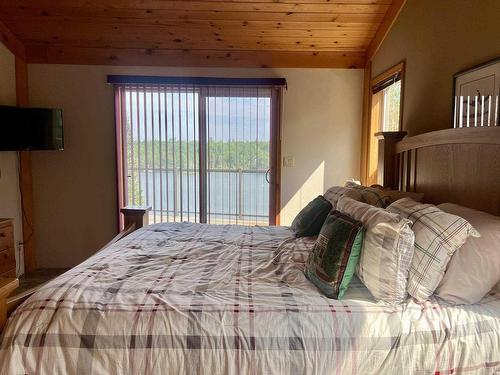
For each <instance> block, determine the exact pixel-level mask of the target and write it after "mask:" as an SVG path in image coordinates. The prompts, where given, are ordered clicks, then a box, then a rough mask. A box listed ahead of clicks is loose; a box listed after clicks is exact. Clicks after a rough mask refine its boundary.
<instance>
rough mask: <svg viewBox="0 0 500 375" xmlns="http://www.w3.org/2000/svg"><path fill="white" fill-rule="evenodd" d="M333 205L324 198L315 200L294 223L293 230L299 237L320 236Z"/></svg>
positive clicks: (301, 212) (320, 197) (300, 213)
mask: <svg viewBox="0 0 500 375" xmlns="http://www.w3.org/2000/svg"><path fill="white" fill-rule="evenodd" d="M331 209H332V204H331V203H330V202H329V201H327V200H326V199H325V198H324V197H323V196H321V195H319V196H318V197H316V198H314V199H313V200H312V201H311V202H309V204H308V205H307V206H305V207H304V208H303V209H302V211H300V212H299V214H298V215H297V216H296V217H295V219H294V220H293V222H292V230H293V231H294V232H295V235H296V236H297V237H310V236H316V235H318V233H319V231H320V230H321V227H322V226H323V223H324V222H325V219H326V217H327V216H328V213H329V212H330V211H331Z"/></svg>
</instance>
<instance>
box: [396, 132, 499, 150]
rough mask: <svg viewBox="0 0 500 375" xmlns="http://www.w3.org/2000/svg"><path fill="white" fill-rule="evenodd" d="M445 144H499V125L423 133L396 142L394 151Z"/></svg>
mask: <svg viewBox="0 0 500 375" xmlns="http://www.w3.org/2000/svg"><path fill="white" fill-rule="evenodd" d="M446 144H493V145H500V127H498V126H496V127H479V128H461V129H446V130H438V131H434V132H430V133H424V134H420V135H417V136H414V137H408V138H405V139H403V140H402V141H401V142H398V143H397V144H396V153H401V152H404V151H408V150H413V149H418V148H422V147H430V146H438V145H446Z"/></svg>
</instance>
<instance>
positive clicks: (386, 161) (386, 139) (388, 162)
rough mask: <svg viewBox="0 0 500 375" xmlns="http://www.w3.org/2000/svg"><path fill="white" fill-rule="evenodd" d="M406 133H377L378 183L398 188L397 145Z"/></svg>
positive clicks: (386, 186)
mask: <svg viewBox="0 0 500 375" xmlns="http://www.w3.org/2000/svg"><path fill="white" fill-rule="evenodd" d="M406 134H407V133H406V132H404V131H402V132H380V133H375V136H376V137H377V139H378V167H377V174H378V180H377V183H378V184H379V185H382V186H383V187H385V188H390V189H397V186H396V184H397V181H396V174H395V173H396V166H395V146H396V143H398V142H399V141H401V140H402V139H403V138H404V137H405V136H406Z"/></svg>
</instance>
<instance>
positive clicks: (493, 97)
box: [453, 57, 500, 128]
mask: <svg viewBox="0 0 500 375" xmlns="http://www.w3.org/2000/svg"><path fill="white" fill-rule="evenodd" d="M453 94H454V96H453V127H454V128H469V127H483V126H499V125H500V124H499V117H500V113H499V110H500V105H499V94H500V57H498V58H496V59H494V60H491V61H488V62H486V63H483V64H480V65H477V66H475V67H473V68H470V69H467V70H464V71H461V72H459V73H456V74H455V75H454V76H453Z"/></svg>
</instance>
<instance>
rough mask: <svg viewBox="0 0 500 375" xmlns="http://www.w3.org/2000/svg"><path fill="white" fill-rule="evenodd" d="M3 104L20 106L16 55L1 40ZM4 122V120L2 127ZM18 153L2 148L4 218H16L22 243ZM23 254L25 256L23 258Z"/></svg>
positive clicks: (1, 208) (0, 172)
mask: <svg viewBox="0 0 500 375" xmlns="http://www.w3.org/2000/svg"><path fill="white" fill-rule="evenodd" d="M0 104H1V105H16V68H15V57H14V55H13V54H12V53H11V52H10V51H9V50H8V49H7V47H5V46H4V45H3V44H2V43H0ZM10 125H12V124H4V123H2V121H1V119H0V126H10ZM18 165H19V163H18V159H17V152H11V151H9V152H7V151H0V217H2V218H13V219H14V240H15V243H16V244H19V243H20V242H22V237H23V236H22V233H23V232H22V220H21V218H22V216H21V194H20V191H19V174H18ZM20 250H21V249H20V246H19V245H18V246H17V248H16V260H17V264H18V269H19V268H20V269H19V271H20V273H23V272H24V271H23V270H24V267H23V258H22V254H21V251H20ZM19 256H20V257H21V258H20V259H19Z"/></svg>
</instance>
